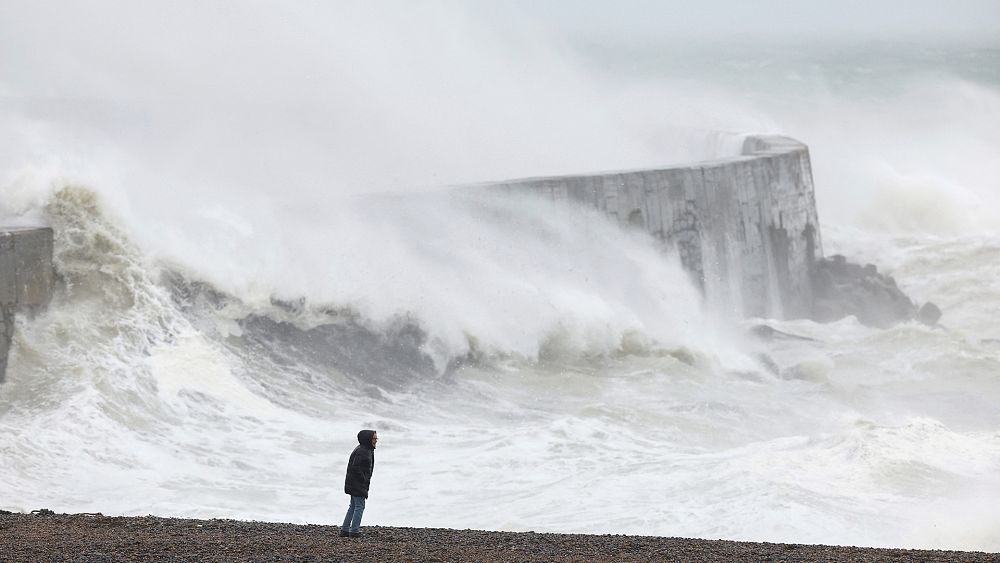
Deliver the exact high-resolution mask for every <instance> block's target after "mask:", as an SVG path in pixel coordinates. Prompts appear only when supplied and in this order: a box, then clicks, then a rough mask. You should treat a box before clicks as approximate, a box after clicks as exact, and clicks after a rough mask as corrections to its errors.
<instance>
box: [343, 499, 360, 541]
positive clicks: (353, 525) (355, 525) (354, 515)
mask: <svg viewBox="0 0 1000 563" xmlns="http://www.w3.org/2000/svg"><path fill="white" fill-rule="evenodd" d="M364 512H365V497H356V496H354V495H351V506H350V508H348V509H347V516H344V525H343V526H341V528H340V529H341V530H346V531H348V532H351V533H357V532H360V531H361V515H362V514H364Z"/></svg>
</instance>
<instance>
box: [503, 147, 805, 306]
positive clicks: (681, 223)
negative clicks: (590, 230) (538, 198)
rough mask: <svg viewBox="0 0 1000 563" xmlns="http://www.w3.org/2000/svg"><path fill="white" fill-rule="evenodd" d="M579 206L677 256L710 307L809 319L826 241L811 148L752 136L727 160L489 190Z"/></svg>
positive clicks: (517, 182) (515, 182)
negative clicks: (643, 233)
mask: <svg viewBox="0 0 1000 563" xmlns="http://www.w3.org/2000/svg"><path fill="white" fill-rule="evenodd" d="M488 186H490V187H493V188H500V189H505V190H510V191H528V192H533V193H538V194H541V195H543V196H545V197H549V198H552V199H553V200H566V201H576V202H580V203H583V204H585V205H591V206H594V207H596V208H598V209H600V210H602V211H604V212H605V213H606V214H607V215H608V216H610V217H612V218H613V219H615V220H617V221H618V222H619V223H620V224H622V225H624V226H627V227H632V228H638V229H644V230H646V231H648V232H649V233H650V234H652V235H653V236H654V237H655V238H656V239H657V240H659V241H661V242H662V243H663V244H664V245H665V246H666V247H669V248H671V249H675V250H676V251H677V252H678V254H679V255H680V259H681V262H682V263H683V265H684V267H685V269H686V270H687V271H688V272H690V273H691V275H692V277H693V278H694V279H695V280H696V282H697V283H698V284H699V285H700V286H701V288H702V290H703V291H704V293H705V296H706V298H707V302H708V303H709V305H710V306H712V307H714V308H717V309H721V310H723V311H724V312H725V313H726V314H728V315H730V316H733V317H736V318H744V317H768V318H779V319H784V318H801V317H809V316H810V314H811V311H812V305H813V289H812V273H813V270H814V268H815V264H816V260H817V259H818V258H820V257H822V254H823V250H822V242H821V238H820V233H819V222H818V219H817V214H816V201H815V193H814V187H813V180H812V169H811V165H810V161H809V149H808V148H807V147H806V146H805V145H803V144H802V143H799V142H798V141H796V140H794V139H790V138H788V137H781V136H763V135H756V136H749V137H747V138H746V139H745V140H744V142H743V147H742V153H741V155H739V156H735V157H732V158H727V159H720V160H714V161H706V162H698V163H694V164H685V165H679V166H672V167H667V168H661V169H648V170H627V171H615V172H603V173H596V174H580V175H570V176H552V177H541V178H524V179H516V180H507V181H503V182H497V183H492V184H488Z"/></svg>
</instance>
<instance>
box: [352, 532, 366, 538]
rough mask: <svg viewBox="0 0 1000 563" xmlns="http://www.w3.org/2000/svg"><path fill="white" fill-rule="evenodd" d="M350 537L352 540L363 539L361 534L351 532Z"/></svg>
mask: <svg viewBox="0 0 1000 563" xmlns="http://www.w3.org/2000/svg"><path fill="white" fill-rule="evenodd" d="M350 535H351V537H352V538H363V537H365V535H364V534H363V533H361V532H351V534H350Z"/></svg>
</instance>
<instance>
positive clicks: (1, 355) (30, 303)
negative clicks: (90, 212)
mask: <svg viewBox="0 0 1000 563" xmlns="http://www.w3.org/2000/svg"><path fill="white" fill-rule="evenodd" d="M53 277H54V272H53V269H52V229H50V228H47V227H37V228H16V229H0V382H2V381H3V380H4V377H5V374H6V371H7V353H8V351H9V350H10V343H11V339H12V338H13V336H14V315H15V313H28V314H34V313H35V312H36V311H39V310H41V309H43V308H45V307H46V306H47V305H48V303H49V300H50V299H51V298H52V282H53Z"/></svg>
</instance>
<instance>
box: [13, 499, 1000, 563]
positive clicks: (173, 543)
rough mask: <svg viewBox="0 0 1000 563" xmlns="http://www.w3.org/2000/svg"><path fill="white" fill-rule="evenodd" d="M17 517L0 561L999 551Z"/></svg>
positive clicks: (658, 557)
mask: <svg viewBox="0 0 1000 563" xmlns="http://www.w3.org/2000/svg"><path fill="white" fill-rule="evenodd" d="M338 531H339V530H338V528H337V527H336V526H319V525H312V524H306V525H300V524H281V523H270V522H244V521H239V520H192V519H184V518H160V517H156V516H142V517H110V516H103V515H101V514H54V513H52V512H50V511H47V510H46V511H35V512H33V513H31V514H19V513H11V512H3V511H0V561H32V562H34V561H165V562H176V561H316V562H319V561H959V562H961V561H1000V554H997V553H981V552H964V551H925V550H908V549H874V548H859V547H841V546H824V545H796V544H780V543H755V542H738V541H725V540H700V539H685V538H663V537H647V536H622V535H583V534H548V533H544V534H542V533H533V532H486V531H479V530H449V529H435V528H393V527H387V526H367V527H365V528H364V531H365V537H363V538H359V539H350V538H340V537H338Z"/></svg>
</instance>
